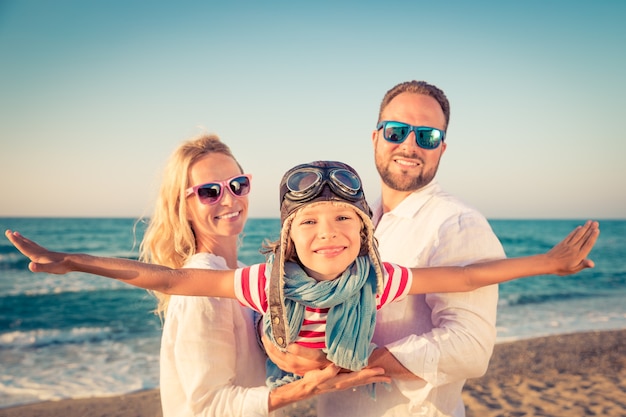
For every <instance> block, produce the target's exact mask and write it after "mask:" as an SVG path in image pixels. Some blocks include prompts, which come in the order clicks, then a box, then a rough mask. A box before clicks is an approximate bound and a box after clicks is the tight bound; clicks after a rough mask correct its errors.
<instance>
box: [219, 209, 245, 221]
mask: <svg viewBox="0 0 626 417" xmlns="http://www.w3.org/2000/svg"><path fill="white" fill-rule="evenodd" d="M239 213H240V212H239V211H235V212H233V213H228V214H223V215H221V216H215V218H216V219H220V220H227V219H232V218H233V217H237V216H239Z"/></svg>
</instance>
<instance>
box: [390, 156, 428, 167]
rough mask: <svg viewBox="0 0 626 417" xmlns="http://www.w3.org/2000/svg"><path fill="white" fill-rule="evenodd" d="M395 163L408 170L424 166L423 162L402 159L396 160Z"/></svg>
mask: <svg viewBox="0 0 626 417" xmlns="http://www.w3.org/2000/svg"><path fill="white" fill-rule="evenodd" d="M394 162H395V163H396V164H398V165H401V166H403V167H407V168H413V167H418V166H420V165H422V163H421V161H416V160H411V161H409V160H406V159H400V158H394Z"/></svg>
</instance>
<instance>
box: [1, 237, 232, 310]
mask: <svg viewBox="0 0 626 417" xmlns="http://www.w3.org/2000/svg"><path fill="white" fill-rule="evenodd" d="M5 235H6V237H7V238H8V239H9V240H10V241H11V243H12V244H13V245H14V246H15V247H16V248H17V249H18V250H19V251H20V252H22V253H23V254H24V255H25V256H26V257H27V258H29V259H30V260H31V263H30V264H29V265H28V268H29V269H30V270H31V271H33V272H47V273H50V274H66V273H68V272H72V271H76V272H86V273H89V274H95V275H101V276H104V277H109V278H114V279H117V280H119V281H122V282H125V283H126V284H129V285H134V286H135V287H140V288H146V289H149V290H155V291H159V292H162V293H165V294H178V295H204V296H209V297H228V298H235V289H234V273H233V271H232V270H225V271H221V270H209V269H184V268H183V269H171V268H168V267H165V266H160V265H153V264H147V263H143V262H139V261H132V260H129V259H119V258H105V257H100V256H91V255H87V254H82V253H63V252H53V251H50V250H48V249H46V248H44V247H43V246H40V245H38V244H37V243H35V242H33V241H32V240H30V239H27V238H25V237H24V236H22V235H20V234H19V233H17V232H12V231H10V230H7V231H6V232H5Z"/></svg>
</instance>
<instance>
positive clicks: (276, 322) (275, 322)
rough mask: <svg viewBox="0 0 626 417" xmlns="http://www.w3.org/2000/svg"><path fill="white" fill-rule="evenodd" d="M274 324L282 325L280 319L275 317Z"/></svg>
mask: <svg viewBox="0 0 626 417" xmlns="http://www.w3.org/2000/svg"><path fill="white" fill-rule="evenodd" d="M272 322H274V324H278V323H280V318H279V317H274V319H273V320H272Z"/></svg>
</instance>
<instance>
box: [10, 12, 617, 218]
mask: <svg viewBox="0 0 626 417" xmlns="http://www.w3.org/2000/svg"><path fill="white" fill-rule="evenodd" d="M212 3H214V2H210V1H203V2H184V1H183V2H139V1H132V0H129V1H101V2H88V1H83V0H81V1H78V0H72V1H68V0H55V1H47V0H40V1H37V0H20V1H13V0H1V1H0V195H1V196H2V198H1V199H0V216H105V217H109V216H111V217H118V216H127V217H136V216H140V215H149V213H150V210H151V208H152V205H153V202H154V197H155V194H156V189H157V186H158V184H159V182H160V175H161V170H162V168H163V166H164V163H165V161H166V160H167V158H168V156H169V155H170V153H171V152H172V150H173V149H174V148H175V147H176V146H178V145H179V144H180V143H181V142H182V141H183V140H186V139H188V138H190V137H192V136H195V135H196V134H198V133H201V132H203V131H207V132H213V133H217V134H219V135H220V137H221V138H222V139H223V140H224V141H225V142H226V143H227V144H229V145H230V146H231V148H232V149H233V151H234V153H235V155H236V156H237V158H238V159H239V161H240V162H241V164H242V165H243V166H244V168H245V169H246V170H247V171H248V172H250V173H252V174H253V191H252V193H251V197H250V198H251V202H250V215H251V217H277V216H278V202H277V200H278V183H279V181H280V177H281V176H282V174H283V172H284V171H286V170H287V169H288V168H290V167H291V166H293V165H295V164H298V163H302V162H308V161H311V160H315V159H336V160H342V161H345V162H347V163H349V164H351V165H353V166H354V167H355V168H356V169H357V170H358V171H359V172H360V173H361V175H362V177H363V179H364V182H365V187H366V193H367V194H368V196H369V198H370V199H373V198H374V197H375V196H376V195H377V193H378V191H379V189H380V188H379V180H378V176H377V173H376V170H375V168H374V163H373V152H372V146H371V140H370V136H371V131H372V130H373V128H374V125H375V123H376V118H377V115H378V106H379V104H380V100H381V99H382V97H383V95H384V93H385V92H386V91H387V90H388V89H389V88H391V87H392V86H393V85H395V84H396V83H398V82H402V81H406V80H411V79H418V80H426V81H429V82H431V83H433V84H435V85H437V86H439V87H440V88H442V89H443V90H444V91H445V92H446V94H447V95H448V98H449V100H450V102H451V121H450V127H449V130H448V135H447V139H446V140H447V142H448V149H447V151H446V153H445V154H444V157H443V159H442V162H441V166H440V170H439V181H440V182H441V183H442V185H443V186H444V187H445V188H446V189H447V190H448V191H450V192H452V193H454V194H457V195H458V196H460V197H461V198H462V199H464V200H466V201H467V202H469V203H470V204H472V205H474V206H475V207H477V208H478V209H479V210H481V211H482V212H483V213H484V214H485V215H486V216H487V217H488V218H626V192H625V191H624V185H623V183H624V180H626V168H625V166H626V165H625V164H624V162H623V161H622V160H623V158H624V155H626V133H625V129H624V126H623V121H624V120H625V119H624V114H625V111H626V76H625V75H624V74H626V50H625V49H624V48H625V47H624V45H626V25H624V20H625V18H626V2H624V1H620V0H615V1H593V2H592V1H588V2H577V1H525V2H500V1H493V2H481V1H472V2H464V1H446V2H435V1H429V2H424V1H410V2H409V1H406V2H400V1H393V0H392V1H385V2H369V1H351V2H340V1H329V2H326V1H317V2H295V1H281V2H273V1H268V2H253V1H249V2H246V1H230V2H219V4H217V5H214V4H212ZM215 3H217V2H215Z"/></svg>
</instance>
